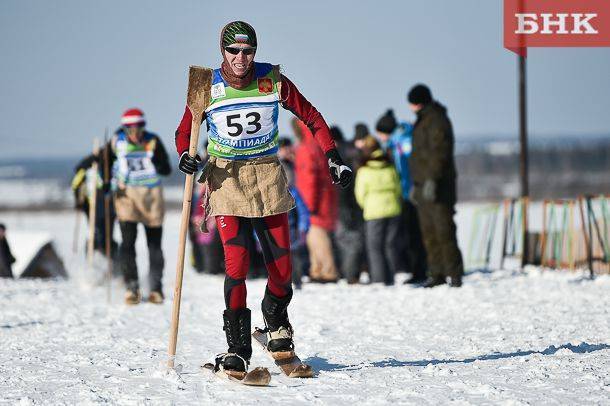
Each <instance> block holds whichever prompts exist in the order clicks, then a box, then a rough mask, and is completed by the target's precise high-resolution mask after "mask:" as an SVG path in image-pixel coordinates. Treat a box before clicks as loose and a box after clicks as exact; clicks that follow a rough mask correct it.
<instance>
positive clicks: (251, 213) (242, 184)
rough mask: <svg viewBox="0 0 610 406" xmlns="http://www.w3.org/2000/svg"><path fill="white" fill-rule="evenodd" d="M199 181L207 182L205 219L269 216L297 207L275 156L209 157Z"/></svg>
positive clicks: (204, 198) (205, 184) (204, 199)
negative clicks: (245, 158)
mask: <svg viewBox="0 0 610 406" xmlns="http://www.w3.org/2000/svg"><path fill="white" fill-rule="evenodd" d="M199 182H200V183H203V184H204V197H203V199H202V200H203V202H202V204H203V208H204V211H205V218H207V217H208V216H221V215H225V216H239V217H267V216H273V215H275V214H280V213H286V212H288V211H290V210H291V209H292V208H293V207H295V202H294V198H293V197H292V195H291V194H290V192H289V191H288V180H287V179H286V174H285V173H284V169H283V168H282V165H281V164H280V161H279V159H278V157H277V156H276V155H273V156H268V157H261V158H254V159H247V160H229V159H223V158H216V157H210V159H209V161H208V162H207V164H206V166H205V168H204V170H203V173H202V174H201V177H200V178H199ZM204 224H205V221H203V222H202V226H203V225H204ZM202 230H203V231H205V229H204V228H203V227H202Z"/></svg>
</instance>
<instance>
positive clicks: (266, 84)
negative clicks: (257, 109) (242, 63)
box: [257, 78, 273, 93]
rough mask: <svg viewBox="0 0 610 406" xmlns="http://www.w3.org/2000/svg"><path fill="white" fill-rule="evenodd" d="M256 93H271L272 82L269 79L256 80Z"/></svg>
mask: <svg viewBox="0 0 610 406" xmlns="http://www.w3.org/2000/svg"><path fill="white" fill-rule="evenodd" d="M257 83H258V92H259V93H271V92H273V82H272V81H271V79H270V78H258V79H257Z"/></svg>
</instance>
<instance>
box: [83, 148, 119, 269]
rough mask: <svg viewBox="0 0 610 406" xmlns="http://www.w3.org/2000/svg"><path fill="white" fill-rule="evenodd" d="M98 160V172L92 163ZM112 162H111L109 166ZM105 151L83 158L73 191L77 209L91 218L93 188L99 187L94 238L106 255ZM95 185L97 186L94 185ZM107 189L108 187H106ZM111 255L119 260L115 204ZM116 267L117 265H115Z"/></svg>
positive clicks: (112, 207) (111, 218)
mask: <svg viewBox="0 0 610 406" xmlns="http://www.w3.org/2000/svg"><path fill="white" fill-rule="evenodd" d="M94 162H97V169H98V171H97V173H96V174H94V173H93V172H92V165H93V163H94ZM110 166H111V164H110V163H109V166H108V167H109V168H110ZM103 179H104V153H103V150H102V151H100V152H98V153H97V154H91V155H88V156H86V157H85V158H83V159H82V160H81V161H80V162H79V163H78V164H77V165H76V167H75V168H74V177H73V178H72V191H73V192H74V207H75V209H76V210H81V211H82V212H83V213H85V216H86V217H87V219H89V205H90V198H91V195H92V191H91V189H92V188H93V187H96V188H97V193H96V195H95V225H94V227H95V232H94V239H93V241H94V242H93V247H94V249H95V250H97V251H99V252H100V253H102V255H104V256H105V255H106V210H105V206H104V195H105V193H109V190H105V189H104V183H103ZM94 185H95V186H94ZM106 189H107V188H106ZM109 211H110V213H109V214H110V238H111V240H110V256H111V257H112V258H113V261H114V262H116V261H117V260H118V244H117V243H116V241H115V240H114V238H113V235H114V223H115V220H116V213H115V210H114V205H112V204H111V205H110V210H109ZM113 269H116V267H113Z"/></svg>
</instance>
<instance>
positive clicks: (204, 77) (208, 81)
mask: <svg viewBox="0 0 610 406" xmlns="http://www.w3.org/2000/svg"><path fill="white" fill-rule="evenodd" d="M212 73H213V71H212V69H209V68H203V67H200V66H191V67H190V68H189V83H188V91H187V97H186V105H187V106H188V108H189V110H190V111H191V114H192V116H193V119H192V120H191V139H190V144H189V155H190V156H195V154H197V144H198V142H199V130H200V128H201V121H202V119H203V113H204V111H205V109H206V108H207V106H208V105H209V103H210V91H211V87H212ZM193 177H194V175H186V179H185V181H184V195H183V200H182V218H181V220H180V232H179V233H180V234H179V241H178V260H177V263H176V284H175V287H174V300H173V304H172V324H171V329H170V334H169V348H168V361H167V366H168V367H169V368H174V359H175V356H176V345H177V344H178V324H179V322H180V300H181V298H182V275H183V271H184V249H185V245H186V232H187V227H188V222H189V217H190V214H191V199H192V198H193Z"/></svg>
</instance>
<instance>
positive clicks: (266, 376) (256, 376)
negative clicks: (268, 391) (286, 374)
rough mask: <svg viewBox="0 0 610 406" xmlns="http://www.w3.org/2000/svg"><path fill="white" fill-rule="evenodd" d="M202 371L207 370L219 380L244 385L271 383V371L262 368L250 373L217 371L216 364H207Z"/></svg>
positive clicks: (265, 384)
mask: <svg viewBox="0 0 610 406" xmlns="http://www.w3.org/2000/svg"><path fill="white" fill-rule="evenodd" d="M201 369H206V370H208V371H210V372H211V373H213V374H214V375H216V376H217V377H219V378H222V379H226V380H228V381H231V382H235V383H239V384H242V385H248V386H269V382H270V381H271V374H270V373H269V370H268V369H267V368H262V367H257V368H254V369H253V370H251V371H248V372H235V371H224V370H222V369H220V370H218V371H215V370H214V364H212V363H209V362H208V363H207V364H205V365H202V366H201Z"/></svg>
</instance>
